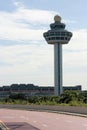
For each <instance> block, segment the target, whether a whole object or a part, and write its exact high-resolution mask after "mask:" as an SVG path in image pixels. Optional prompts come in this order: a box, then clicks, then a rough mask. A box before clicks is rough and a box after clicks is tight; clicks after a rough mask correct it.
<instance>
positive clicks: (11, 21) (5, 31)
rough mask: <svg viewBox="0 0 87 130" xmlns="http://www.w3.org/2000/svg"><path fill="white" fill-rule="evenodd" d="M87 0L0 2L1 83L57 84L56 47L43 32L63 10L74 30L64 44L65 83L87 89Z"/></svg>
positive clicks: (20, 0) (11, 0)
mask: <svg viewBox="0 0 87 130" xmlns="http://www.w3.org/2000/svg"><path fill="white" fill-rule="evenodd" d="M86 6H87V0H83V1H79V0H73V1H72V0H61V1H59V0H55V1H53V0H3V1H1V2H0V86H2V85H10V84H12V83H26V84H27V83H33V84H36V85H41V86H46V85H51V86H53V84H54V64H53V63H54V55H53V53H54V50H53V46H51V45H48V44H47V43H46V41H45V40H44V38H43V32H45V31H47V30H48V29H49V24H50V23H52V22H54V20H53V18H54V15H56V14H59V15H60V16H61V17H62V22H64V23H65V24H66V29H67V30H69V31H71V32H72V33H73V37H72V39H71V41H70V43H69V44H68V45H64V46H63V85H64V86H66V85H68V86H70V85H72V86H74V85H79V84H80V85H82V87H83V89H86V90H87V79H86V77H87V15H86V13H87V7H86Z"/></svg>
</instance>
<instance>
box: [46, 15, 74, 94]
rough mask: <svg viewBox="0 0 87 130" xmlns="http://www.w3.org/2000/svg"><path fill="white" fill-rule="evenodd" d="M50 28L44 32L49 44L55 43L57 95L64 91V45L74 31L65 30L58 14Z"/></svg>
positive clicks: (55, 83)
mask: <svg viewBox="0 0 87 130" xmlns="http://www.w3.org/2000/svg"><path fill="white" fill-rule="evenodd" d="M50 28H51V29H50V30H48V31H47V32H45V33H44V34H43V36H44V38H45V40H46V41H47V43H48V44H52V45H54V85H55V95H57V96H58V95H60V94H62V93H63V89H62V45H63V44H67V43H68V42H69V41H70V39H71V37H72V33H71V32H69V31H67V30H65V24H64V23H61V17H60V16H58V15H56V16H55V17H54V23H52V24H50Z"/></svg>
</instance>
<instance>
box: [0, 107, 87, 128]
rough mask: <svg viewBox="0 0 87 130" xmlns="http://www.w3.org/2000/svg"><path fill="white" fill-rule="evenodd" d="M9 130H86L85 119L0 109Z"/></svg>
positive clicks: (86, 121)
mask: <svg viewBox="0 0 87 130" xmlns="http://www.w3.org/2000/svg"><path fill="white" fill-rule="evenodd" d="M0 120H2V121H3V122H5V124H6V125H7V126H8V127H9V128H10V129H11V130H87V118H84V117H79V116H72V115H63V114H58V113H48V112H37V111H25V110H14V109H0Z"/></svg>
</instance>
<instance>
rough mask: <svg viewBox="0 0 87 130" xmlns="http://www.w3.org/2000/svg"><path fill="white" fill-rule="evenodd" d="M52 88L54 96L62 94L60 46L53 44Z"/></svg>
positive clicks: (59, 44)
mask: <svg viewBox="0 0 87 130" xmlns="http://www.w3.org/2000/svg"><path fill="white" fill-rule="evenodd" d="M54 86H55V95H60V94H61V93H62V44H61V43H55V44H54Z"/></svg>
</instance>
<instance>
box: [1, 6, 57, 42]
mask: <svg viewBox="0 0 87 130" xmlns="http://www.w3.org/2000/svg"><path fill="white" fill-rule="evenodd" d="M54 14H55V12H52V11H45V10H36V9H31V10H30V9H26V8H17V10H16V11H14V12H3V11H2V12H0V39H4V40H5V39H6V40H13V41H29V40H30V41H37V40H42V39H43V32H44V31H45V30H44V28H43V26H42V25H46V24H47V23H49V21H50V20H51V19H52V18H53V16H54Z"/></svg>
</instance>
